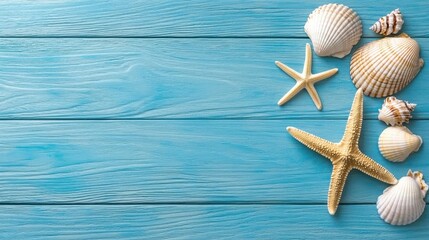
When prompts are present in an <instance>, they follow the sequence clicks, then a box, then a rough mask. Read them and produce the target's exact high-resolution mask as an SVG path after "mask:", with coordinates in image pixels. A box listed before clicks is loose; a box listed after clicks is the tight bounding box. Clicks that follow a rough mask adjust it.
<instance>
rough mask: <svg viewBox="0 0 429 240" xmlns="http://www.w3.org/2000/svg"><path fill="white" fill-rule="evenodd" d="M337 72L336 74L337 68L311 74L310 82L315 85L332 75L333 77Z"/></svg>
mask: <svg viewBox="0 0 429 240" xmlns="http://www.w3.org/2000/svg"><path fill="white" fill-rule="evenodd" d="M337 72H338V68H333V69H330V70H327V71H324V72H321V73H316V74H312V75H311V77H310V82H312V83H317V82H319V81H321V80H323V79H326V78H329V77H331V76H332V75H334V74H335V73H337Z"/></svg>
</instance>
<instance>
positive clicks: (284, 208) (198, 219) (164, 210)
mask: <svg viewBox="0 0 429 240" xmlns="http://www.w3.org/2000/svg"><path fill="white" fill-rule="evenodd" d="M428 224H429V214H427V212H426V213H423V216H422V217H421V218H420V219H419V220H418V221H417V222H415V223H413V224H411V225H408V226H401V227H398V226H391V225H389V224H386V223H384V222H383V221H382V220H381V219H380V218H379V216H378V214H377V209H376V207H375V205H360V206H353V205H349V206H342V207H341V208H340V210H339V212H338V213H337V215H336V216H334V217H333V216H330V215H329V214H328V213H327V211H326V209H325V206H314V205H244V206H243V205H232V206H231V205H194V206H183V205H161V206H157V205H149V206H148V205H127V206H123V205H119V206H115V205H113V206H112V205H111V206H103V205H97V206H91V205H90V206H19V205H18V206H16V205H12V206H0V230H1V231H0V237H1V238H3V239H11V238H14V239H34V240H38V239H40V240H49V239H94V238H97V239H142V238H144V239H290V238H294V239H295V238H296V239H332V238H334V239H374V238H383V239H426V237H427V235H428V233H429V230H428V228H427V225H428Z"/></svg>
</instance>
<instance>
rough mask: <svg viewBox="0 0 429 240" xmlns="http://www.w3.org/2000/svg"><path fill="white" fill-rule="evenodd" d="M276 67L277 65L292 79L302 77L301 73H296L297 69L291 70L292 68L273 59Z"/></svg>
mask: <svg viewBox="0 0 429 240" xmlns="http://www.w3.org/2000/svg"><path fill="white" fill-rule="evenodd" d="M275 63H276V65H277V67H279V68H280V69H281V70H283V72H285V73H286V74H287V75H289V76H291V77H292V78H293V79H295V80H300V79H302V77H301V74H300V73H298V72H297V71H295V70H293V69H292V68H290V67H288V66H286V65H285V64H283V63H281V62H279V61H275Z"/></svg>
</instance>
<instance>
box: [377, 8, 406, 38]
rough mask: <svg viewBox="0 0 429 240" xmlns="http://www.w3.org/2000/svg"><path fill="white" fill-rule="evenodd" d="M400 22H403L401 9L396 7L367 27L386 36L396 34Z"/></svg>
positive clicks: (400, 24) (399, 28)
mask: <svg viewBox="0 0 429 240" xmlns="http://www.w3.org/2000/svg"><path fill="white" fill-rule="evenodd" d="M402 24H404V20H402V14H401V11H399V8H397V9H395V10H393V11H392V12H391V13H389V14H387V15H386V16H384V17H382V18H380V19H378V21H377V22H375V23H374V25H372V26H371V27H370V28H369V29H371V30H372V31H374V32H375V33H379V34H382V35H384V36H388V35H390V34H392V33H393V34H397V33H398V32H399V30H401V28H402Z"/></svg>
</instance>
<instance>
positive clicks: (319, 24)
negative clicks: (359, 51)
mask: <svg viewBox="0 0 429 240" xmlns="http://www.w3.org/2000/svg"><path fill="white" fill-rule="evenodd" d="M304 30H305V32H306V33H307V35H308V37H309V38H310V39H311V42H312V43H313V49H314V51H315V52H316V54H317V55H319V56H333V57H337V58H343V57H344V56H346V55H347V54H349V53H350V51H351V49H352V47H353V45H356V44H357V43H358V42H359V40H360V37H361V36H362V24H361V21H360V18H359V16H358V15H357V14H356V12H354V11H353V10H352V9H351V8H349V7H347V6H344V5H342V4H332V3H331V4H326V5H323V6H320V7H318V8H317V9H315V10H314V11H313V12H312V13H311V14H310V15H309V16H308V19H307V22H306V23H305V26H304Z"/></svg>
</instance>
